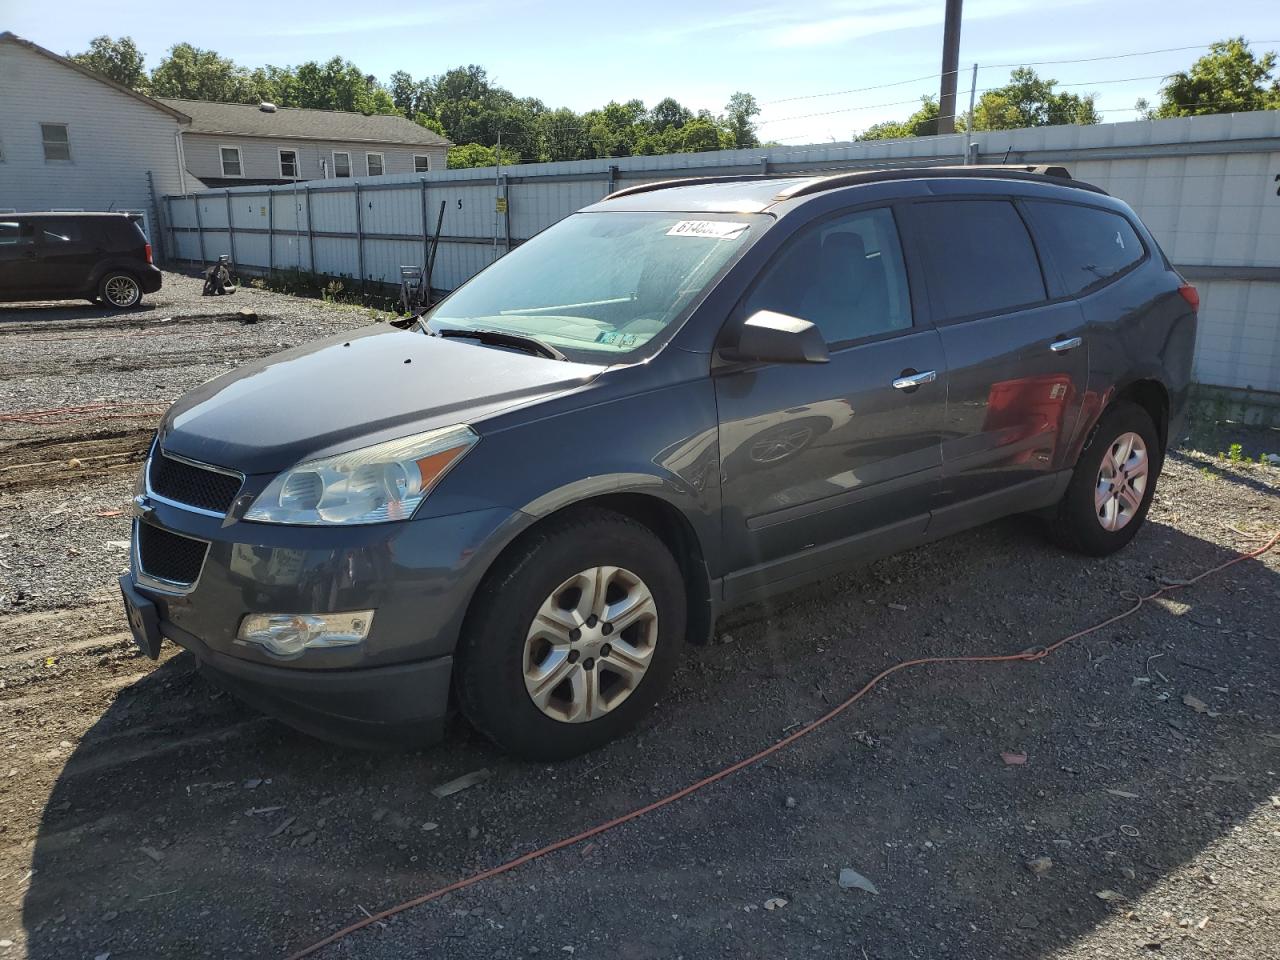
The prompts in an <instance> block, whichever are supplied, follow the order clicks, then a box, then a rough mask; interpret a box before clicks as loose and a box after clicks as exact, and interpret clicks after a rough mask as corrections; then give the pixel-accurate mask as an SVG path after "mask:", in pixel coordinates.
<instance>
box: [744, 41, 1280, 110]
mask: <svg viewBox="0 0 1280 960" xmlns="http://www.w3.org/2000/svg"><path fill="white" fill-rule="evenodd" d="M1249 43H1250V44H1257V45H1266V44H1271V43H1280V40H1250V41H1249ZM1212 45H1213V44H1211V43H1198V44H1194V45H1193V46H1189V47H1163V48H1161V49H1159V50H1137V51H1134V52H1132V53H1112V54H1108V55H1106V56H1102V57H1081V58H1079V59H1075V60H1024V61H1020V62H1018V63H988V64H979V65H978V69H979V70H1000V69H1005V68H1008V67H1048V66H1059V65H1063V64H1070V63H1098V62H1100V61H1102V60H1123V59H1125V58H1127V57H1149V56H1154V55H1155V54H1158V53H1179V52H1182V51H1184V50H1206V49H1208V48H1209V47H1211V46H1212ZM964 69H968V68H964ZM948 72H950V71H948ZM956 72H957V73H960V72H963V69H962V70H957V71H956ZM942 76H943V75H942V74H941V73H931V74H928V75H927V76H923V77H916V78H915V79H913V80H896V81H894V82H893V83H879V84H875V85H874V86H870V87H854V88H852V89H849V90H832V91H829V92H827V93H807V94H803V95H801V96H795V97H784V98H783V99H781V100H766V101H764V102H763V103H762V104H761V106H772V105H773V104H775V103H793V102H795V101H796V100H817V99H820V98H822V97H841V96H845V95H846V94H850V93H865V92H866V91H868V90H883V89H885V88H886V87H900V86H905V85H906V84H909V83H923V82H924V81H925V80H938V79H941V77H942ZM1162 76H1167V74H1164V75H1162Z"/></svg>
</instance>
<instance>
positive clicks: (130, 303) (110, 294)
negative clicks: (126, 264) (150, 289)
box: [98, 270, 142, 310]
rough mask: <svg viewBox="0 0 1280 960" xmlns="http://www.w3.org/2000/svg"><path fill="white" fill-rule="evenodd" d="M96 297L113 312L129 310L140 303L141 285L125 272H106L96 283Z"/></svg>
mask: <svg viewBox="0 0 1280 960" xmlns="http://www.w3.org/2000/svg"><path fill="white" fill-rule="evenodd" d="M98 296H99V297H100V298H101V299H102V302H103V304H104V305H105V306H107V307H110V308H111V309H113V310H130V309H132V308H134V307H136V306H138V305H139V304H140V303H142V284H140V283H139V282H138V278H137V277H135V276H134V275H133V274H132V273H129V272H128V271H127V270H108V271H107V272H106V273H104V274H103V275H102V279H101V280H99V281H98Z"/></svg>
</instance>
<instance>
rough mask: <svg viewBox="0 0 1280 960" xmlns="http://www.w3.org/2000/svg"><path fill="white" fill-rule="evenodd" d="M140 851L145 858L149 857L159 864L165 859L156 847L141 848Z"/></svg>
mask: <svg viewBox="0 0 1280 960" xmlns="http://www.w3.org/2000/svg"><path fill="white" fill-rule="evenodd" d="M138 851H139V852H140V853H141V854H142V855H143V856H145V857H147V858H148V859H150V860H154V861H155V862H156V863H159V862H160V861H161V860H163V859H164V854H163V853H161V852H160V851H159V850H157V849H156V848H155V847H139V848H138Z"/></svg>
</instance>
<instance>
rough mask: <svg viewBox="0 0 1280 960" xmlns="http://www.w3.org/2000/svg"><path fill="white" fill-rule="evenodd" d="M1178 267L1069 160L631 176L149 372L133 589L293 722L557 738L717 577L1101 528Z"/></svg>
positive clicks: (667, 662) (606, 723) (604, 697)
mask: <svg viewBox="0 0 1280 960" xmlns="http://www.w3.org/2000/svg"><path fill="white" fill-rule="evenodd" d="M1197 302H1198V301H1197V295H1196V291H1195V289H1194V288H1193V287H1191V286H1188V285H1187V284H1186V283H1185V282H1184V281H1183V280H1182V278H1181V277H1180V276H1179V275H1178V274H1177V273H1176V272H1175V271H1174V269H1173V268H1172V267H1171V266H1170V264H1169V261H1168V260H1167V259H1166V258H1165V256H1164V254H1163V253H1162V252H1161V251H1160V248H1159V247H1158V246H1157V245H1156V243H1155V241H1154V240H1153V239H1152V237H1151V234H1150V233H1149V232H1148V231H1147V230H1146V229H1145V228H1144V227H1143V225H1142V224H1141V222H1139V220H1138V218H1137V217H1136V216H1135V215H1134V213H1133V211H1132V210H1130V209H1129V207H1128V206H1126V205H1125V204H1124V203H1121V202H1120V201H1118V200H1115V199H1112V198H1111V197H1108V196H1107V195H1106V194H1105V193H1103V192H1102V191H1101V190H1099V189H1097V188H1096V187H1092V186H1090V185H1088V184H1084V183H1080V182H1078V181H1074V180H1072V179H1071V178H1070V177H1069V176H1068V175H1067V172H1066V171H1065V170H1063V169H1061V168H1051V169H1049V170H1047V171H1046V170H1038V169H1032V168H1000V167H957V168H948V169H939V168H933V169H924V170H919V169H917V170H898V171H876V172H860V173H845V174H838V175H834V176H823V177H804V178H800V177H787V178H771V179H770V178H757V179H736V180H724V179H707V178H702V179H694V180H686V181H676V182H669V183H657V184H646V185H643V186H638V187H633V188H630V189H627V190H622V191H619V192H617V193H614V194H613V195H611V196H609V197H607V198H606V199H605V200H603V201H601V202H600V203H597V204H594V205H592V206H590V207H587V208H586V209H584V210H582V211H581V212H579V213H577V214H575V215H573V216H570V217H568V218H566V219H564V220H562V221H561V222H559V223H557V224H556V225H555V226H553V227H551V228H549V229H548V230H546V231H544V232H543V233H541V234H539V235H538V236H536V237H534V238H533V239H532V240H530V241H528V242H527V243H525V244H523V245H521V246H519V247H517V248H516V249H515V250H514V251H512V252H511V253H510V254H509V255H507V256H506V257H503V258H502V259H500V260H498V261H497V262H496V263H494V264H493V265H492V266H491V267H489V268H488V269H486V270H485V271H483V272H482V273H480V274H479V275H478V276H476V277H475V278H474V279H472V280H471V281H470V282H469V283H467V284H465V285H464V286H463V287H461V288H459V289H458V290H457V291H455V292H454V293H453V294H452V295H451V296H449V297H448V298H446V299H445V300H443V301H442V302H441V303H439V304H438V305H436V306H435V307H434V308H433V309H432V310H431V311H430V312H428V313H427V314H426V315H424V316H423V317H421V318H420V319H419V321H418V323H417V325H416V326H415V328H414V329H412V330H406V331H402V330H397V329H392V328H388V327H385V326H381V327H375V328H370V329H367V330H364V331H361V332H358V333H355V334H353V335H347V336H339V337H333V338H330V339H327V340H321V341H317V342H315V343H311V344H308V345H306V346H303V347H299V348H297V349H294V350H290V351H287V352H285V353H281V354H278V355H276V356H273V357H270V358H267V359H265V360H261V361H258V362H256V363H251V364H249V365H248V366H245V367H242V368H240V369H239V370H236V371H234V372H232V373H228V374H226V375H224V376H222V377H219V378H218V379H216V380H213V381H211V382H209V383H207V384H205V385H204V386H202V387H200V388H199V389H197V390H195V391H193V392H191V393H189V394H187V395H186V396H185V397H183V398H181V399H180V400H179V401H178V402H177V403H175V404H174V406H173V407H172V408H171V409H170V410H169V412H168V413H167V414H166V415H165V417H164V419H163V422H162V423H161V425H160V429H159V431H158V433H157V436H156V440H155V444H154V446H153V447H152V450H151V454H150V457H149V459H148V460H147V463H146V465H145V467H144V469H143V471H142V474H141V476H140V478H139V482H138V490H137V496H136V497H135V510H136V519H135V524H134V536H133V556H132V563H131V569H130V572H129V573H128V574H127V575H125V576H123V577H122V578H121V580H120V585H121V588H122V591H123V593H124V599H125V606H126V608H127V612H128V615H129V619H130V623H131V625H132V628H133V631H134V634H135V636H136V637H137V640H138V643H139V645H140V646H141V648H142V649H143V650H144V651H145V652H146V653H148V654H149V655H151V656H152V657H154V656H156V655H157V653H158V650H159V646H160V644H161V642H162V639H163V638H167V639H169V640H172V641H174V642H176V643H177V644H179V645H181V646H182V647H185V648H186V649H187V650H189V651H191V653H192V654H194V655H195V657H196V659H197V660H198V661H199V663H200V666H201V668H202V669H203V670H205V671H207V673H208V674H209V675H210V676H211V677H212V678H213V679H215V681H217V682H219V683H221V684H223V685H225V686H226V687H228V688H231V689H232V690H234V691H235V692H237V693H239V694H240V695H241V696H242V697H243V698H244V699H246V700H248V701H250V702H253V703H256V704H259V705H260V706H261V707H262V708H263V709H265V710H267V711H269V712H272V713H274V714H277V715H278V716H280V717H282V718H283V719H285V720H286V721H288V722H290V723H292V724H294V725H295V726H297V727H299V728H301V729H303V730H307V731H311V732H314V733H316V734H318V735H321V736H325V737H328V738H330V739H336V740H341V741H348V742H354V743H360V744H394V743H403V742H406V741H409V742H422V741H424V740H430V739H432V738H434V737H438V736H439V734H440V732H441V730H442V728H443V726H444V721H445V718H446V717H447V716H448V714H449V713H450V710H451V707H452V706H454V705H456V707H457V708H458V709H459V710H460V711H461V712H462V713H463V714H464V715H465V716H466V717H467V718H468V719H469V720H470V721H471V723H472V724H473V725H475V726H476V727H477V728H478V729H480V730H481V731H483V732H484V733H485V734H486V735H488V736H489V737H490V738H492V739H493V740H494V741H496V742H497V743H498V744H499V745H501V746H502V747H504V748H505V749H507V750H509V751H511V752H513V753H516V754H519V755H522V756H528V757H538V758H555V757H566V756H570V755H573V754H576V753H579V752H581V751H584V750H589V749H591V748H593V747H596V746H598V745H600V744H602V743H604V742H605V741H607V740H609V739H610V738H612V737H615V736H617V735H619V734H620V733H622V732H623V731H625V730H626V729H627V728H628V727H630V726H631V725H632V724H634V723H635V722H636V720H637V719H638V718H639V717H640V716H641V715H642V714H643V713H644V712H645V711H646V710H647V709H648V708H649V707H650V706H651V705H652V704H653V703H654V701H655V700H656V698H657V697H658V696H659V694H660V692H661V691H662V688H663V685H664V684H665V683H666V682H667V680H668V678H669V677H670V676H671V674H672V671H673V670H674V669H675V666H676V663H677V660H678V659H679V657H680V651H681V649H682V648H683V646H684V644H685V643H686V642H693V643H698V642H702V641H705V640H706V639H707V638H708V637H709V636H710V635H711V633H712V630H713V627H714V624H715V621H716V617H717V615H718V614H720V613H721V612H723V611H724V610H726V609H728V608H730V607H732V606H735V605H738V604H742V603H747V602H751V601H757V600H761V599H763V598H765V597H769V596H771V595H773V594H776V593H777V592H779V591H783V590H788V589H791V588H793V587H796V586H798V585H800V584H803V583H806V582H809V581H813V580H817V579H820V578H822V577H826V576H829V575H832V574H834V573H836V572H839V571H842V570H845V569H847V568H848V567H849V566H850V565H851V564H854V563H864V562H866V561H869V560H872V559H874V558H876V557H879V556H883V555H885V554H887V553H890V552H893V551H898V550H904V549H907V548H910V547H913V546H918V545H919V544H922V543H926V542H928V541H930V540H935V539H937V538H939V537H943V536H946V535H947V534H950V533H954V532H956V531H958V530H962V529H965V528H967V527H972V526H974V525H977V524H980V523H983V522H985V521H988V520H991V519H993V518H995V517H1000V516H1004V515H1006V514H1012V513H1024V512H1025V513H1037V514H1039V515H1040V516H1041V517H1042V518H1043V521H1044V524H1045V526H1046V528H1047V530H1048V532H1049V533H1050V534H1051V535H1052V536H1053V537H1054V538H1055V539H1056V540H1057V541H1059V542H1060V543H1062V544H1064V545H1065V546H1067V547H1069V548H1072V549H1074V550H1078V551H1082V552H1084V553H1088V554H1093V555H1102V554H1107V553H1110V552H1111V551H1114V550H1117V549H1119V548H1120V547H1122V546H1124V544H1126V543H1127V542H1128V541H1129V540H1130V539H1131V538H1132V537H1133V536H1134V534H1135V533H1136V532H1137V531H1138V529H1139V528H1140V527H1141V525H1142V522H1143V519H1144V517H1145V516H1146V513H1147V509H1148V507H1149V506H1150V503H1151V498H1152V495H1153V493H1154V491H1155V486H1156V480H1157V478H1158V476H1159V473H1160V467H1161V463H1162V460H1163V456H1164V451H1165V448H1166V446H1167V444H1168V441H1169V437H1170V436H1171V435H1172V434H1173V433H1174V431H1175V430H1176V429H1177V426H1176V425H1177V423H1178V421H1179V418H1180V417H1181V415H1182V413H1183V409H1184V406H1185V404H1186V399H1187V390H1188V383H1189V380H1190V374H1191V358H1192V352H1193V348H1194V344H1195V331H1196V307H1197Z"/></svg>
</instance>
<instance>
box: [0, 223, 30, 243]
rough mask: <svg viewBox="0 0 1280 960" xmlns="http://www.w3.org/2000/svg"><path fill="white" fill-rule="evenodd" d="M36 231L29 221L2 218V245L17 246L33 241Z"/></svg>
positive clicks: (0, 235)
mask: <svg viewBox="0 0 1280 960" xmlns="http://www.w3.org/2000/svg"><path fill="white" fill-rule="evenodd" d="M34 238H35V231H34V230H33V229H32V225H31V223H30V222H29V221H23V220H4V219H0V247H16V246H20V245H26V244H29V243H31V242H33V240H34Z"/></svg>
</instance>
